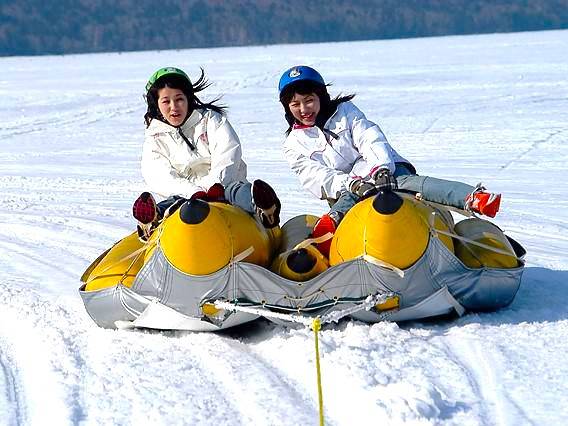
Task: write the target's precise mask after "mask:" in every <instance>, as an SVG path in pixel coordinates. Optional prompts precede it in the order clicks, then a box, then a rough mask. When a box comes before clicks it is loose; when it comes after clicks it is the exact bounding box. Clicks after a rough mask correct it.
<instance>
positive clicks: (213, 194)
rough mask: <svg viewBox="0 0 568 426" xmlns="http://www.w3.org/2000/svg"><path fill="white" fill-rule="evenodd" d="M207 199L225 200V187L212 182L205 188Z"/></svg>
mask: <svg viewBox="0 0 568 426" xmlns="http://www.w3.org/2000/svg"><path fill="white" fill-rule="evenodd" d="M207 201H217V202H224V201H225V188H223V185H221V184H220V183H216V184H214V185H213V186H212V187H211V188H209V189H208V190H207Z"/></svg>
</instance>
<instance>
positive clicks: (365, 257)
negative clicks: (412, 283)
mask: <svg viewBox="0 0 568 426" xmlns="http://www.w3.org/2000/svg"><path fill="white" fill-rule="evenodd" d="M361 257H362V259H363V260H366V261H367V262H369V263H372V264H373V265H376V266H380V267H381V268H385V269H389V270H391V271H393V272H394V273H395V274H397V275H398V276H399V277H400V278H404V271H403V270H402V269H400V268H397V267H396V266H394V265H391V264H390V263H388V262H385V261H384V260H381V259H377V258H376V257H373V256H371V255H370V254H367V253H365V254H364V255H363V256H361Z"/></svg>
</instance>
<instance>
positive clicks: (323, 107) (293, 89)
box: [280, 80, 355, 135]
mask: <svg viewBox="0 0 568 426" xmlns="http://www.w3.org/2000/svg"><path fill="white" fill-rule="evenodd" d="M327 86H328V85H326V84H321V83H317V82H315V81H312V80H298V81H296V82H294V83H292V84H289V85H288V86H286V87H285V88H284V90H282V92H281V93H280V103H281V104H282V106H283V107H284V118H285V119H286V122H287V123H288V125H289V127H288V130H286V134H287V135H288V134H290V132H291V131H292V126H294V123H295V122H296V119H295V118H294V116H293V115H292V112H291V111H290V107H289V106H288V105H289V104H290V101H291V100H292V98H293V97H294V95H295V94H296V93H297V94H299V95H309V94H310V93H315V94H316V95H317V97H318V98H319V101H320V112H319V113H318V116H317V117H316V126H318V127H319V128H320V129H322V130H323V126H324V125H325V123H326V121H327V120H329V117H331V116H332V115H333V113H334V112H335V111H337V106H338V105H339V104H340V103H342V102H347V101H350V100H351V99H353V98H354V97H355V94H351V95H341V94H339V95H338V96H336V97H335V98H333V99H331V96H330V95H329V93H328V91H327Z"/></svg>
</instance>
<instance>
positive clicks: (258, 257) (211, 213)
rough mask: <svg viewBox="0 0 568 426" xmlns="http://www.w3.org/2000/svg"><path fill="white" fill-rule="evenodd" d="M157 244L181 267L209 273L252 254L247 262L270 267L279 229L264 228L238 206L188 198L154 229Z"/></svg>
mask: <svg viewBox="0 0 568 426" xmlns="http://www.w3.org/2000/svg"><path fill="white" fill-rule="evenodd" d="M154 233H157V237H156V238H157V246H158V247H159V249H160V250H162V252H163V253H164V255H165V257H166V258H167V259H168V261H169V262H170V263H171V264H172V265H173V266H174V267H175V268H177V269H178V270H180V271H182V272H184V273H186V274H191V275H207V274H210V273H213V272H216V271H218V270H220V269H222V268H224V267H225V266H227V265H228V264H229V262H230V261H231V260H232V259H234V258H235V257H236V256H238V255H240V254H242V253H246V252H247V251H249V252H250V253H249V254H248V255H246V257H244V259H241V260H244V261H245V262H249V263H254V264H257V265H260V266H264V267H267V266H268V265H269V264H270V261H271V259H272V253H273V252H274V250H275V248H277V247H278V245H279V237H280V228H278V227H276V228H273V229H265V228H264V227H263V226H262V225H261V224H260V223H259V222H257V221H256V220H255V219H254V218H253V217H252V216H251V215H249V214H248V213H247V212H245V211H244V210H242V209H240V208H239V207H235V206H232V205H230V204H224V203H207V202H205V201H201V200H189V201H187V202H186V203H184V204H183V205H182V206H181V207H180V208H179V209H178V210H177V211H176V212H175V213H174V214H172V216H170V217H168V218H167V219H166V220H164V222H163V223H162V224H161V225H160V227H159V228H158V229H157V230H156V231H154Z"/></svg>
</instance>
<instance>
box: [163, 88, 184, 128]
mask: <svg viewBox="0 0 568 426" xmlns="http://www.w3.org/2000/svg"><path fill="white" fill-rule="evenodd" d="M158 108H159V109H160V113H161V114H162V116H163V117H164V118H165V119H166V121H167V122H168V123H169V124H171V125H172V126H174V127H178V126H181V125H182V124H183V122H184V121H185V119H186V117H187V111H188V102H187V97H186V96H185V94H184V93H183V92H182V91H181V90H179V89H172V88H170V87H168V86H166V87H164V88H163V89H160V90H158Z"/></svg>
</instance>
